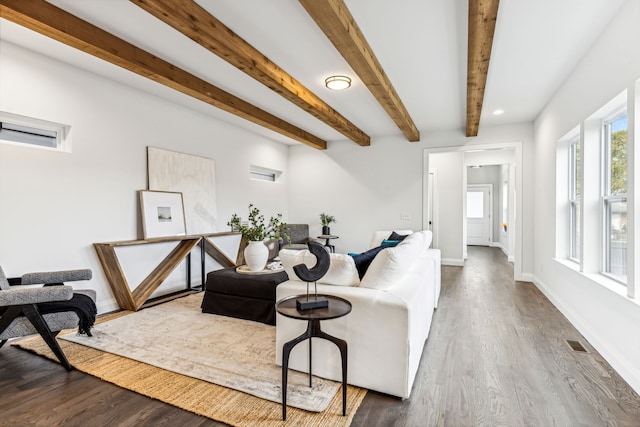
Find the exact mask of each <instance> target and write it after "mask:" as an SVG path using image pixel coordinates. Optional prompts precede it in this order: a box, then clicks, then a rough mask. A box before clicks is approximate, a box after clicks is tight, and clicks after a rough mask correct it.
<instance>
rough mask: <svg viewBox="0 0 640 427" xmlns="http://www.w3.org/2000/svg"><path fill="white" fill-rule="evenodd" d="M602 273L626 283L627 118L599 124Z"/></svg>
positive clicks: (624, 116) (619, 116)
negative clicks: (601, 182)
mask: <svg viewBox="0 0 640 427" xmlns="http://www.w3.org/2000/svg"><path fill="white" fill-rule="evenodd" d="M602 130H603V132H602V141H603V150H602V152H603V160H604V165H603V177H602V178H603V192H602V210H603V224H602V225H603V233H604V235H603V243H604V248H603V254H604V260H603V273H605V274H607V275H608V276H610V277H612V278H614V279H615V280H618V281H619V282H622V283H626V281H627V115H626V113H619V114H617V115H616V116H614V117H613V118H611V119H609V120H605V121H604V122H603V129H602Z"/></svg>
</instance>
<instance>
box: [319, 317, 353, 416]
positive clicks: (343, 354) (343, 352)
mask: <svg viewBox="0 0 640 427" xmlns="http://www.w3.org/2000/svg"><path fill="white" fill-rule="evenodd" d="M314 332H316V333H315V334H314V336H316V337H318V338H324V339H325V340H327V341H331V342H332V343H334V344H335V345H336V346H337V347H338V349H340V358H341V359H342V415H343V416H345V415H347V342H346V341H345V340H341V339H340V338H336V337H334V336H331V335H329V334H327V333H325V332H323V331H321V330H320V328H319V327H318V330H317V331H314Z"/></svg>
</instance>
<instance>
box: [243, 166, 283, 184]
mask: <svg viewBox="0 0 640 427" xmlns="http://www.w3.org/2000/svg"><path fill="white" fill-rule="evenodd" d="M281 174H282V171H277V170H274V169H269V168H263V167H262V166H255V165H251V167H250V168H249V178H251V179H254V180H258V181H270V182H276V181H277V180H278V178H279V177H280V175H281Z"/></svg>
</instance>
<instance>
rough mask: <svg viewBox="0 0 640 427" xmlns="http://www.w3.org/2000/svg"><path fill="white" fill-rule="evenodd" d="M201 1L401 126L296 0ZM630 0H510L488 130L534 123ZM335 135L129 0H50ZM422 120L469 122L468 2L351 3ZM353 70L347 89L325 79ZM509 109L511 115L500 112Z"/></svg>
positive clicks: (346, 102) (358, 114) (295, 67)
mask: <svg viewBox="0 0 640 427" xmlns="http://www.w3.org/2000/svg"><path fill="white" fill-rule="evenodd" d="M197 2H198V4H200V5H201V6H202V7H204V8H205V9H207V10H208V11H209V12H210V13H211V14H212V15H214V16H215V17H216V18H218V19H219V20H220V21H222V22H223V23H225V25H227V26H228V27H230V28H231V29H232V30H233V31H234V32H236V33H237V34H238V35H240V36H241V37H242V38H244V39H245V40H246V41H247V42H249V43H250V44H252V45H253V46H254V47H255V48H257V49H258V50H259V51H261V52H262V53H263V54H265V55H266V56H267V57H268V58H269V59H270V60H271V61H273V62H275V63H276V64H278V65H279V66H280V67H281V68H282V69H284V70H285V71H287V72H288V73H289V74H291V75H292V76H293V77H294V78H296V79H297V80H298V81H300V82H301V83H302V84H303V85H305V86H306V87H307V88H308V89H310V90H311V91H312V92H314V93H315V94H316V95H318V96H319V97H320V98H322V99H323V100H325V101H326V102H327V103H328V104H329V105H331V106H332V107H333V108H334V109H336V110H337V111H338V112H340V113H341V114H342V115H343V116H345V117H346V118H347V119H349V120H350V121H352V122H353V123H354V124H355V125H356V126H358V127H360V129H362V130H363V131H364V132H365V133H367V134H369V135H370V136H371V137H372V140H373V141H374V142H375V138H376V137H379V136H388V135H400V136H401V135H402V133H401V131H400V130H399V129H398V128H397V127H396V125H395V124H394V123H393V121H392V120H391V119H390V118H389V117H388V116H387V115H386V113H385V112H384V110H383V109H382V108H381V107H380V106H379V104H378V103H377V101H376V100H375V99H374V98H373V96H372V95H371V94H370V93H369V91H368V90H367V88H366V87H365V86H364V85H363V84H362V83H361V82H360V81H359V80H358V78H357V76H356V75H355V74H354V72H353V71H352V70H351V68H350V67H349V66H348V65H347V64H346V62H345V61H344V59H343V58H342V57H341V56H340V54H339V53H338V52H337V51H336V50H335V48H334V47H333V45H332V44H331V42H330V41H329V40H328V39H327V38H326V36H325V35H324V34H323V33H322V32H321V31H320V29H319V28H318V27H317V25H316V24H315V22H314V21H313V20H312V19H311V18H310V17H309V16H308V15H307V13H306V12H305V10H304V8H303V7H302V6H301V5H300V3H298V2H297V1H295V0H269V1H267V0H226V1H223V0H197ZM623 2H624V0H535V1H531V0H502V1H501V2H500V7H499V11H498V20H497V24H496V32H495V38H494V44H493V52H492V57H491V63H490V67H489V76H488V79H487V86H486V92H485V100H484V107H483V110H482V117H481V121H480V131H479V134H480V135H481V134H482V128H483V127H485V126H493V125H500V124H508V123H517V122H526V121H532V120H534V119H535V118H536V116H537V115H538V114H539V112H540V111H541V109H542V108H543V107H544V106H545V104H546V103H547V102H548V100H549V98H550V97H551V96H552V95H553V93H554V92H555V91H556V90H557V88H558V87H559V85H560V84H561V83H562V82H563V81H564V80H565V79H566V77H567V76H568V74H569V73H570V72H571V70H572V69H573V68H574V67H575V66H576V65H577V63H578V61H579V60H580V58H581V57H582V56H583V55H584V53H585V51H586V50H587V49H588V48H589V47H590V45H591V44H592V43H593V42H594V40H595V39H596V38H597V37H598V35H599V34H600V33H601V32H602V30H603V29H604V28H605V26H606V25H607V24H608V22H609V21H610V19H611V18H612V17H613V15H614V13H615V12H616V11H617V10H618V8H619V7H620V6H621V4H622V3H623ZM49 3H52V4H54V5H56V6H58V7H60V8H62V9H65V10H67V11H68V12H70V13H72V14H74V15H76V16H78V17H80V18H82V19H84V20H86V21H88V22H90V23H92V24H94V25H96V26H98V27H100V28H102V29H104V30H106V31H108V32H110V33H113V34H114V35H116V36H118V37H120V38H122V39H124V40H126V41H128V42H130V43H132V44H134V45H136V46H138V47H140V48H142V49H145V50H147V51H149V52H151V53H153V54H154V55H156V56H158V57H160V58H162V59H164V60H166V61H169V62H171V63H173V64H175V65H177V66H179V67H180V68H183V69H185V70H186V71H188V72H190V73H192V74H194V75H196V76H198V77H200V78H202V79H204V80H207V81H209V82H210V83H212V84H214V85H216V86H218V87H220V88H222V89H224V90H226V91H228V92H231V93H233V94H234V95H236V96H239V97H240V98H242V99H244V100H246V101H248V102H250V103H252V104H255V105H257V106H259V107H260V108H262V109H264V110H266V111H269V112H270V113H272V114H274V115H276V116H278V117H280V118H282V119H284V120H286V121H289V122H290V123H293V124H294V125H296V126H298V127H301V128H302V129H304V130H306V131H308V132H310V133H312V134H314V135H316V136H318V137H320V138H323V139H326V140H328V141H340V140H344V139H345V138H344V136H342V134H340V133H338V132H337V131H335V130H333V129H331V128H330V127H328V126H327V125H325V124H324V123H322V122H320V121H318V120H317V119H315V118H314V117H312V116H311V115H309V114H307V113H306V112H304V111H303V110H301V109H300V108H298V107H296V106H295V105H293V104H292V103H290V102H288V101H286V100H285V99H284V98H282V97H281V96H279V95H278V94H276V93H275V92H273V91H271V90H270V89H268V88H267V87H265V86H263V85H261V84H260V83H258V82H256V81H255V80H253V79H252V78H250V77H249V76H247V75H246V74H244V73H242V72H241V71H239V70H237V69H236V68H234V67H233V66H231V65H229V64H228V63H226V62H225V61H223V60H222V59H220V58H218V57H217V56H215V55H213V54H211V53H210V52H209V51H207V50H205V49H204V48H202V47H201V46H199V45H197V44H196V43H195V42H193V41H191V40H190V39H188V38H187V37H185V36H184V35H182V34H181V33H179V32H177V31H176V30H174V29H173V28H170V27H168V26H167V25H165V24H164V23H162V22H160V21H158V20H157V19H156V18H154V17H153V16H151V15H150V14H148V13H147V12H145V11H143V10H142V9H141V8H139V7H138V6H136V5H134V4H133V3H131V2H129V1H128V0H83V1H78V0H49ZM345 3H346V4H347V6H348V7H349V9H350V11H351V13H352V15H353V16H354V18H355V20H356V22H357V23H358V25H359V26H360V29H361V30H362V32H363V34H364V36H365V37H366V38H367V40H368V42H369V44H370V45H371V47H372V48H373V50H374V52H375V54H376V55H377V57H378V60H379V62H380V63H381V64H382V66H383V68H384V69H385V71H386V73H387V75H388V76H389V79H390V80H391V82H392V84H393V85H394V87H395V89H396V91H397V92H398V94H399V96H400V98H401V99H402V101H403V102H404V104H405V106H406V108H407V110H408V111H409V113H410V114H411V116H412V118H413V120H414V122H415V123H416V126H417V127H418V129H419V130H420V131H421V132H422V134H423V135H424V134H425V133H426V132H432V131H435V130H452V129H460V130H461V132H463V129H464V128H465V116H466V74H467V72H466V58H467V52H466V46H467V12H468V9H467V1H466V0H397V1H393V2H391V1H389V0H345ZM0 38H2V39H3V40H6V41H9V42H12V43H15V44H18V45H21V46H24V47H27V48H29V49H32V50H34V51H37V52H41V53H43V54H45V55H48V56H52V57H54V58H56V59H59V60H61V61H64V62H68V63H71V64H73V65H75V66H78V67H81V68H84V69H87V70H90V71H93V72H96V73H98V74H101V75H104V76H107V77H109V78H111V79H114V80H117V81H120V82H123V83H125V84H128V85H131V86H133V87H136V88H138V89H139V90H143V91H146V92H149V93H152V94H155V95H157V96H160V97H162V98H166V99H169V100H171V101H173V102H177V103H179V104H181V105H184V106H186V107H188V108H191V109H194V110H197V111H200V112H202V113H204V114H207V115H210V116H213V117H217V118H220V119H222V120H225V121H227V122H230V123H233V124H236V125H238V126H241V127H243V128H246V129H249V130H251V131H253V132H257V133H259V134H261V135H264V136H265V137H268V138H270V139H273V140H276V141H280V142H283V143H287V144H297V142H294V141H292V140H289V139H288V138H286V137H284V136H281V135H279V134H277V133H274V132H272V131H269V130H267V129H263V128H261V127H259V126H257V125H254V124H252V123H250V122H248V121H246V120H243V119H240V118H237V117H235V116H232V115H230V114H228V113H225V112H223V111H221V110H218V109H216V108H214V107H211V106H209V105H208V104H204V103H202V102H200V101H196V100H193V99H190V98H189V97H187V96H186V95H182V94H180V93H177V92H176V91H174V90H172V89H168V88H166V87H164V86H162V85H160V84H157V83H154V82H151V81H149V80H146V79H145V78H143V77H139V76H137V75H135V74H133V73H131V72H128V71H125V70H122V69H119V68H118V67H116V66H114V65H111V64H109V63H106V62H104V61H102V60H99V59H96V58H94V57H92V56H90V55H87V54H84V53H82V52H79V51H77V50H75V49H72V48H69V47H67V46H64V45H62V44H60V43H58V42H55V41H53V40H50V39H47V38H45V37H43V36H40V35H39V34H36V33H33V32H32V31H30V30H27V29H25V28H22V27H20V26H18V25H15V24H13V23H11V22H8V21H6V20H4V19H0ZM335 73H340V74H346V75H349V76H350V77H352V78H353V79H354V84H353V86H352V87H351V88H350V89H349V90H347V91H343V92H334V91H330V90H328V89H326V88H325V87H324V79H325V77H327V76H329V75H331V74H335ZM498 108H501V109H503V110H505V113H504V114H503V115H500V116H494V115H492V114H491V113H492V111H494V110H496V109H498Z"/></svg>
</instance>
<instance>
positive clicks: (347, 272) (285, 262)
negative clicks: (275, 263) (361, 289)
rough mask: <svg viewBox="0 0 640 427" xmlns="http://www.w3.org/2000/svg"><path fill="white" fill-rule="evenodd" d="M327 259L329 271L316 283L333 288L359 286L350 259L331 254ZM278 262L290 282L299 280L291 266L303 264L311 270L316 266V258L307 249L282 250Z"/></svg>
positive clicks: (356, 271) (345, 256)
mask: <svg viewBox="0 0 640 427" xmlns="http://www.w3.org/2000/svg"><path fill="white" fill-rule="evenodd" d="M329 259H330V264H329V271H327V274H325V275H324V276H323V277H322V278H321V279H320V280H318V283H324V284H327V285H335V286H358V285H359V284H360V277H359V276H358V270H357V269H356V265H355V262H354V260H353V258H352V257H350V256H349V255H346V254H335V253H331V254H329ZM280 261H281V262H282V266H283V267H284V271H285V272H286V273H287V274H288V275H289V279H291V280H300V279H299V278H298V276H296V273H295V272H294V271H293V266H295V265H298V264H305V265H306V266H307V267H309V268H311V267H313V266H314V265H316V257H315V255H313V254H312V253H311V252H309V250H308V249H304V250H301V251H291V250H286V249H285V250H282V251H280Z"/></svg>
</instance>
